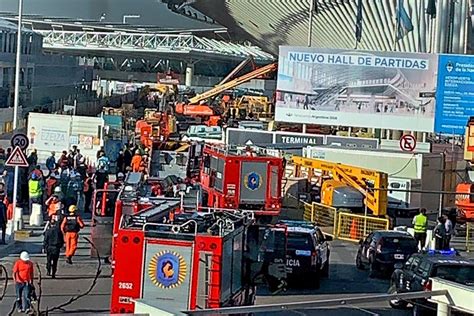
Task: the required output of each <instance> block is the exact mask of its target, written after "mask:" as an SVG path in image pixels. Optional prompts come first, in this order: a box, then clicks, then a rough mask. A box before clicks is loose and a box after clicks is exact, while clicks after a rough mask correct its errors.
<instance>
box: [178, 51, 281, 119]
mask: <svg viewBox="0 0 474 316" xmlns="http://www.w3.org/2000/svg"><path fill="white" fill-rule="evenodd" d="M250 61H253V60H252V58H248V59H246V60H244V61H243V62H242V63H241V64H239V65H238V66H237V67H236V68H235V69H234V70H233V71H232V72H231V73H229V75H228V76H227V77H225V78H224V79H223V80H222V81H221V82H220V83H219V84H218V85H217V86H215V87H214V88H212V89H210V90H208V91H206V92H203V93H201V94H198V95H196V96H195V97H192V98H191V99H189V101H188V103H178V104H177V105H176V109H175V110H176V113H177V114H182V115H185V116H192V117H203V118H206V119H207V120H206V123H207V125H209V126H215V125H217V124H218V122H219V120H220V116H219V115H217V113H216V112H215V111H214V109H213V108H212V107H211V106H209V105H206V104H201V103H203V102H205V101H206V100H208V99H210V98H213V97H215V96H217V95H219V94H220V93H222V92H224V91H226V90H229V89H233V88H235V87H237V86H238V85H241V84H243V83H245V82H248V81H250V80H252V79H255V78H260V77H262V76H265V75H268V74H269V73H271V72H273V71H275V70H276V69H277V66H278V64H277V63H272V64H269V65H266V66H263V67H260V68H256V69H254V70H253V71H251V72H249V73H247V74H245V75H242V76H239V77H237V78H235V79H232V80H231V78H232V77H233V76H235V75H236V74H237V73H238V72H239V71H240V70H242V69H243V68H244V66H245V65H247V64H248V63H249V62H250Z"/></svg>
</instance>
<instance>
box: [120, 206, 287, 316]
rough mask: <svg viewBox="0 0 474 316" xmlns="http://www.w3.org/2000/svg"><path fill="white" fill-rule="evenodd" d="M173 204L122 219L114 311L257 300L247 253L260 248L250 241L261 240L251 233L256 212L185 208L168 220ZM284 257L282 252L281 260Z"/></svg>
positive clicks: (175, 310)
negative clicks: (143, 305)
mask: <svg viewBox="0 0 474 316" xmlns="http://www.w3.org/2000/svg"><path fill="white" fill-rule="evenodd" d="M173 203H179V202H172V201H167V202H166V205H167V207H165V204H162V205H161V206H159V207H150V208H149V209H145V210H142V211H140V212H138V213H136V214H133V215H128V216H127V215H126V216H124V217H123V218H122V220H121V226H120V227H119V230H118V234H117V238H116V242H115V245H114V247H115V261H116V263H115V271H114V275H113V282H112V298H111V312H112V313H133V312H134V308H135V302H137V301H139V302H141V303H142V302H144V303H150V304H151V305H153V306H155V307H158V308H159V309H160V310H162V311H163V312H165V313H169V314H174V315H177V314H181V313H182V311H185V310H195V309H202V308H218V307H224V306H239V305H249V304H253V302H254V298H255V286H254V285H253V282H252V278H253V277H254V276H255V275H252V272H251V271H252V270H253V269H252V264H251V263H249V257H252V256H250V255H249V254H248V251H249V249H250V250H254V252H255V253H256V252H257V251H258V250H256V249H258V247H254V246H252V245H248V244H247V240H251V241H253V242H257V243H258V237H257V238H253V237H252V238H249V236H248V235H249V231H250V230H249V229H250V228H253V227H256V226H251V224H252V223H253V221H254V220H253V215H254V214H253V212H237V211H225V210H218V209H216V210H208V211H206V212H204V211H201V212H192V213H184V212H183V213H180V214H176V215H175V216H174V218H173V219H172V222H170V218H169V209H173V208H174V207H175V205H174V204H173ZM275 253H276V251H274V252H272V255H273V257H275V255H274V254H275ZM253 257H254V258H255V257H258V256H257V255H255V254H254V256H253ZM283 258H284V252H281V254H280V258H279V261H278V262H283V260H284V259H283ZM256 261H257V260H254V262H256ZM267 266H268V265H267ZM283 267H284V263H283ZM256 271H258V269H257V270H256Z"/></svg>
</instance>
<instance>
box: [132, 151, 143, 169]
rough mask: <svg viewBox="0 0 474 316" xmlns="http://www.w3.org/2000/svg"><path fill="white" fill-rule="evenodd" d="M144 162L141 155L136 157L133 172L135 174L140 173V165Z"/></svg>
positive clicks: (133, 159) (134, 157)
mask: <svg viewBox="0 0 474 316" xmlns="http://www.w3.org/2000/svg"><path fill="white" fill-rule="evenodd" d="M141 162H142V156H140V155H135V156H133V158H132V166H131V167H132V171H133V172H138V171H139V170H140V164H141Z"/></svg>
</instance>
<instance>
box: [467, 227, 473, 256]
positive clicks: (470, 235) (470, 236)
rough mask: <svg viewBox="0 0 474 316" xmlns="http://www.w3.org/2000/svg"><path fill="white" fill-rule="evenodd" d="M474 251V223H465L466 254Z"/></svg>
mask: <svg viewBox="0 0 474 316" xmlns="http://www.w3.org/2000/svg"><path fill="white" fill-rule="evenodd" d="M471 251H474V223H471V222H466V252H471Z"/></svg>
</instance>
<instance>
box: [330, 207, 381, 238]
mask: <svg viewBox="0 0 474 316" xmlns="http://www.w3.org/2000/svg"><path fill="white" fill-rule="evenodd" d="M389 228H390V221H389V220H388V219H385V218H378V217H373V216H364V215H359V214H352V213H343V212H341V213H339V214H338V220H337V238H339V239H342V240H348V241H356V242H358V241H359V240H360V239H362V238H365V237H366V236H367V235H369V234H370V233H372V232H373V231H376V230H388V229H389Z"/></svg>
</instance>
